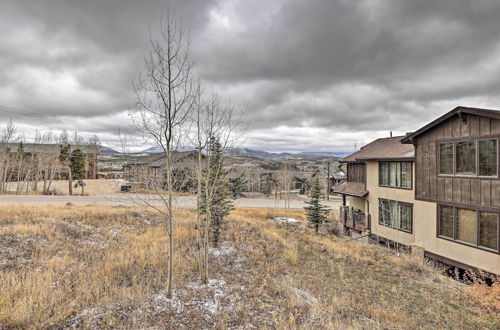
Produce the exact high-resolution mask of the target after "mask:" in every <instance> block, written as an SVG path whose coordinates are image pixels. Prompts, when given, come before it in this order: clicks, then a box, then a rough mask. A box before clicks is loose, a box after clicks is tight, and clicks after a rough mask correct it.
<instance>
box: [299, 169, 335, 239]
mask: <svg viewBox="0 0 500 330" xmlns="http://www.w3.org/2000/svg"><path fill="white" fill-rule="evenodd" d="M320 198H321V185H320V183H319V180H318V179H317V178H316V179H315V180H314V181H313V183H312V187H311V195H310V200H309V201H307V202H306V204H308V206H305V207H304V209H305V210H306V213H307V220H309V222H310V223H311V225H312V226H313V227H314V229H315V230H316V233H318V232H319V227H320V226H321V224H322V223H323V222H325V221H326V219H327V215H328V213H329V212H330V209H329V208H328V207H327V206H325V205H322V204H321V203H320Z"/></svg>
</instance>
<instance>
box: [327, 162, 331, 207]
mask: <svg viewBox="0 0 500 330" xmlns="http://www.w3.org/2000/svg"><path fill="white" fill-rule="evenodd" d="M326 165H327V166H326V168H327V171H326V173H327V174H326V200H327V201H329V200H330V162H327V163H326Z"/></svg>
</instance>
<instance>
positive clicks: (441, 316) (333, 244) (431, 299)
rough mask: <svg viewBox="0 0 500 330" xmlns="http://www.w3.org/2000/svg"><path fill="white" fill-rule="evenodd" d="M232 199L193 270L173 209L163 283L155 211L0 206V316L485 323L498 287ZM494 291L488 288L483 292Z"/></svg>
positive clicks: (495, 320) (235, 323)
mask: <svg viewBox="0 0 500 330" xmlns="http://www.w3.org/2000/svg"><path fill="white" fill-rule="evenodd" d="M278 215H284V213H282V212H276V211H273V210H265V209H261V210H255V209H237V210H235V211H233V212H232V214H231V215H230V217H229V221H228V228H227V232H226V235H225V240H224V242H223V243H222V244H221V245H220V246H219V247H218V248H213V249H212V250H211V257H210V277H211V280H210V282H209V284H208V285H206V286H203V285H201V284H200V282H199V280H198V276H197V274H198V273H197V267H196V262H195V260H196V250H195V247H194V243H193V242H194V237H195V232H194V221H195V220H194V214H193V213H192V212H190V211H187V210H182V209H178V210H176V219H177V226H176V229H175V237H176V241H175V242H176V246H175V249H176V252H177V254H176V256H175V274H176V275H175V276H176V277H175V293H174V297H173V298H172V299H168V298H167V297H166V296H165V285H166V273H165V269H166V265H165V261H166V260H167V258H166V237H165V232H164V223H163V218H162V217H159V216H158V214H157V213H154V212H153V211H151V209H144V208H139V207H135V208H126V207H96V206H86V207H76V206H66V207H62V206H61V207H50V208H49V207H19V208H9V207H6V206H3V207H0V228H1V232H0V292H2V295H1V296H0V328H2V329H3V328H52V329H65V328H92V329H98V328H163V327H166V328H172V329H178V328H189V329H200V328H210V327H214V328H239V329H247V328H303V329H312V328H317V329H324V328H330V329H331V328H392V329H394V328H411V329H416V328H424V329H425V328H426V329H436V328H449V329H459V328H460V329H472V328H474V329H479V328H481V329H498V327H499V326H500V319H499V310H498V308H499V306H500V304H499V295H498V292H499V291H498V290H497V289H498V288H499V287H498V286H496V287H493V288H489V287H485V286H477V287H475V286H465V285H463V284H461V283H459V282H457V281H454V280H452V279H450V278H448V277H445V276H443V275H441V273H440V270H439V269H436V268H433V267H431V266H430V265H428V264H426V263H424V262H422V261H421V260H419V259H415V258H413V257H410V256H408V255H404V254H403V255H397V254H396V253H395V252H394V251H392V250H387V249H386V248H382V247H377V246H373V245H369V246H368V245H363V244H361V243H359V242H353V241H350V242H346V241H343V239H342V238H339V237H336V236H333V235H329V234H320V235H316V234H313V233H312V231H311V230H310V229H309V228H307V226H306V225H305V223H304V221H303V220H304V216H303V214H302V212H297V211H295V212H290V211H289V212H288V213H287V216H288V217H294V218H296V219H298V220H299V222H296V223H280V222H277V221H275V220H273V219H274V218H275V217H276V216H278ZM495 290H496V291H495Z"/></svg>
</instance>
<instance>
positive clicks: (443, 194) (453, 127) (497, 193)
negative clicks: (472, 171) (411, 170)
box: [415, 115, 500, 211]
mask: <svg viewBox="0 0 500 330" xmlns="http://www.w3.org/2000/svg"><path fill="white" fill-rule="evenodd" d="M466 119H467V120H466V123H464V122H463V120H462V119H461V118H459V117H458V116H454V117H452V118H450V119H449V120H447V121H445V122H443V123H441V124H440V125H438V126H436V127H434V128H433V129H430V130H429V131H427V132H426V133H424V134H422V135H421V136H419V137H418V138H417V140H416V146H415V176H416V180H415V196H416V198H417V199H424V200H433V201H436V202H439V201H442V202H448V203H457V204H462V205H471V206H484V207H490V208H495V209H498V210H499V211H500V180H499V179H498V178H477V177H453V176H439V175H438V172H439V168H438V157H439V149H438V143H439V142H440V141H441V142H442V141H446V140H455V141H456V140H460V139H469V138H470V139H481V138H490V137H491V138H495V137H496V138H499V139H500V120H498V119H493V118H487V117H479V116H476V115H467V118H466ZM497 165H498V164H497ZM499 173H500V170H499Z"/></svg>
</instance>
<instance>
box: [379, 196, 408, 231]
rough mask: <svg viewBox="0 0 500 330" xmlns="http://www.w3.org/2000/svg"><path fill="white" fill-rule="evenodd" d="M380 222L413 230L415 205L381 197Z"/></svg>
mask: <svg viewBox="0 0 500 330" xmlns="http://www.w3.org/2000/svg"><path fill="white" fill-rule="evenodd" d="M378 218H379V221H378V223H379V224H381V225H383V226H386V227H391V228H395V229H399V230H402V231H406V232H409V233H411V232H412V221H413V205H412V204H408V203H403V202H398V201H393V200H386V199H379V214H378Z"/></svg>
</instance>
